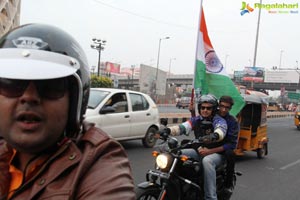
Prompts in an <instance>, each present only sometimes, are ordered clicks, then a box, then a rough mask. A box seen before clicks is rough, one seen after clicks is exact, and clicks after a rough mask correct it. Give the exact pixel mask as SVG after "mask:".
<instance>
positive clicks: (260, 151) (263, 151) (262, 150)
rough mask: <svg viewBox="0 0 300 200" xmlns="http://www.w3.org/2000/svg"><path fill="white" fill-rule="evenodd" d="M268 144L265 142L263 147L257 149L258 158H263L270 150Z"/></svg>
mask: <svg viewBox="0 0 300 200" xmlns="http://www.w3.org/2000/svg"><path fill="white" fill-rule="evenodd" d="M267 148H268V146H267V144H264V145H263V147H262V148H259V149H257V151H256V152H257V158H259V159H262V158H263V157H265V156H266V155H267V152H268V149H267Z"/></svg>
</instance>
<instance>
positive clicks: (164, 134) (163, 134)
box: [154, 128, 171, 140]
mask: <svg viewBox="0 0 300 200" xmlns="http://www.w3.org/2000/svg"><path fill="white" fill-rule="evenodd" d="M170 133H171V130H170V129H169V128H164V129H162V130H160V131H158V133H155V135H154V137H155V138H157V139H159V138H162V139H164V140H166V139H167V138H168V136H169V135H170Z"/></svg>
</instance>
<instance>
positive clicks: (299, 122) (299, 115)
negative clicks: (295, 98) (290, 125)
mask: <svg viewBox="0 0 300 200" xmlns="http://www.w3.org/2000/svg"><path fill="white" fill-rule="evenodd" d="M294 123H295V126H296V127H297V129H298V130H300V104H298V105H297V108H296V111H295V117H294Z"/></svg>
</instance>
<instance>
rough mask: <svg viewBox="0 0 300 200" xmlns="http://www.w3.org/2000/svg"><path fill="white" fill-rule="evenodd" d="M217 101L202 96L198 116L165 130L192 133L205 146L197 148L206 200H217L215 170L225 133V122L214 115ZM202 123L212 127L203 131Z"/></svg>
mask: <svg viewBox="0 0 300 200" xmlns="http://www.w3.org/2000/svg"><path fill="white" fill-rule="evenodd" d="M217 108H218V100H217V98H216V97H214V96H213V95H211V94H208V95H202V96H201V97H200V98H199V100H198V111H199V113H200V114H199V115H198V116H195V117H191V119H190V120H188V121H186V122H184V123H182V124H180V125H176V126H171V127H168V128H166V129H165V132H166V133H167V134H171V135H173V136H175V135H182V134H185V135H189V134H190V133H191V131H192V130H193V131H194V134H195V138H200V139H202V140H203V141H204V142H205V143H206V144H205V145H204V146H202V147H199V148H198V152H199V154H200V155H201V156H203V159H202V167H203V176H204V198H205V199H206V200H211V199H213V200H217V192H216V168H217V166H219V165H221V164H222V163H223V160H224V156H223V155H222V154H219V153H220V152H221V151H220V148H219V147H220V146H222V145H223V139H224V137H225V136H226V132H227V123H226V121H225V120H224V119H223V118H222V117H220V116H219V115H218V114H216V111H217ZM204 121H211V122H212V127H211V128H210V129H204V128H203V124H204Z"/></svg>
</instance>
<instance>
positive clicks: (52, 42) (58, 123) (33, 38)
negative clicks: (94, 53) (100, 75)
mask: <svg viewBox="0 0 300 200" xmlns="http://www.w3.org/2000/svg"><path fill="white" fill-rule="evenodd" d="M89 86H90V76H89V65H88V63H87V60H86V56H85V54H84V52H83V50H82V48H81V47H80V45H79V44H78V43H77V42H76V41H75V40H74V39H73V37H71V36H70V35H69V34H68V33H66V32H64V31H62V30H60V29H58V28H56V27H53V26H49V25H43V24H27V25H23V26H20V27H18V28H16V29H14V30H12V31H10V32H8V33H7V34H6V35H4V36H3V37H2V38H0V110H1V112H0V119H1V120H0V199H1V200H4V199H5V200H6V199H16V200H18V199H76V200H82V199H85V200H91V199H110V200H119V199H128V200H129V199H130V200H133V199H135V193H134V184H133V179H132V176H131V168H130V165H129V161H128V158H127V155H126V153H125V151H124V149H123V148H122V146H121V145H120V144H119V143H118V142H116V141H115V140H113V139H111V138H110V137H109V136H108V135H107V134H106V133H104V132H103V131H102V130H100V129H99V128H96V127H95V126H94V125H93V124H89V123H87V122H84V114H85V111H86V108H87V103H88V98H89Z"/></svg>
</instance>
